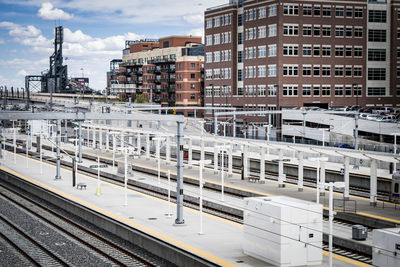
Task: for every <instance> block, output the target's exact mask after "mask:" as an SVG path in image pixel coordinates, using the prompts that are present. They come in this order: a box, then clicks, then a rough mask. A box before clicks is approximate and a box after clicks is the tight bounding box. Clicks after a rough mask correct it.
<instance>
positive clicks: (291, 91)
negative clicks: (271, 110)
mask: <svg viewBox="0 0 400 267" xmlns="http://www.w3.org/2000/svg"><path fill="white" fill-rule="evenodd" d="M282 94H283V95H284V96H297V95H298V85H297V84H296V85H288V84H284V85H283V87H282Z"/></svg>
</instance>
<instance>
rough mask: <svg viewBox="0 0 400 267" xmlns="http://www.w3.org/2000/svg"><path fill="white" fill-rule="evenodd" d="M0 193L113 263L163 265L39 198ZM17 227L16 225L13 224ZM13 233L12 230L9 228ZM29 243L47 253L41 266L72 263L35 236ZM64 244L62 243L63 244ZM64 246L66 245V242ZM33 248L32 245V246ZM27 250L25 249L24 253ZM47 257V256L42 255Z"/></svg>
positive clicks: (1, 190)
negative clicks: (105, 235) (66, 214)
mask: <svg viewBox="0 0 400 267" xmlns="http://www.w3.org/2000/svg"><path fill="white" fill-rule="evenodd" d="M0 196H1V197H2V198H4V199H6V200H7V201H9V202H11V203H12V204H13V205H15V206H17V207H18V208H19V209H21V210H24V211H25V212H27V213H29V214H32V215H33V216H34V217H36V218H38V219H39V220H40V221H42V222H44V223H45V224H46V225H49V226H51V227H52V228H54V229H56V230H57V231H59V232H61V233H62V234H63V235H65V236H67V237H68V238H69V239H72V240H74V241H75V242H78V243H79V244H81V245H82V246H83V247H85V248H86V249H88V251H90V253H94V254H97V255H100V256H101V257H102V258H104V259H106V262H108V263H109V264H110V265H111V266H160V265H162V263H161V262H160V260H158V259H154V258H153V257H152V256H149V255H146V254H145V253H143V251H132V250H130V249H127V248H125V247H124V246H121V244H118V243H117V242H115V241H113V240H110V239H108V238H106V237H104V236H102V235H101V234H99V233H97V232H96V231H94V230H93V229H90V228H88V227H84V226H82V225H80V224H79V223H77V222H75V221H73V220H72V219H70V218H67V217H65V216H64V215H62V214H60V213H59V212H56V211H55V210H53V209H51V208H49V207H47V206H46V205H44V204H43V203H39V201H35V200H33V199H32V198H31V197H28V196H25V195H23V194H22V193H19V192H17V191H16V190H13V189H11V188H5V187H3V186H0ZM3 220H4V219H3V216H0V222H1V223H3ZM6 222H7V223H8V225H9V228H11V227H12V225H13V223H12V222H10V221H9V220H7V221H6ZM14 228H15V226H14ZM10 232H13V231H10ZM15 232H17V233H18V234H19V235H23V234H24V232H23V231H21V230H18V229H17V228H15ZM24 238H26V239H29V236H24ZM29 242H31V243H34V245H35V246H38V247H39V248H40V249H41V250H43V251H44V252H43V253H42V254H43V255H47V258H52V257H53V258H54V259H52V260H51V259H48V260H47V261H43V260H41V261H39V262H38V266H41V265H53V264H43V263H44V262H49V263H52V262H53V263H55V265H62V266H69V265H71V263H68V262H65V260H63V259H62V258H61V257H57V256H55V255H54V253H52V252H51V251H49V250H46V249H45V247H44V246H43V245H41V244H39V243H38V242H36V241H35V240H32V238H30V239H29ZM60 245H63V244H60ZM64 245H65V244H64ZM29 247H30V246H29ZM20 250H22V251H27V250H28V251H30V250H31V249H28V247H27V246H24V247H21V248H20ZM25 253H26V252H25ZM43 257H44V256H43ZM36 258H37V257H34V258H33V259H29V260H30V261H31V262H34V261H33V260H36Z"/></svg>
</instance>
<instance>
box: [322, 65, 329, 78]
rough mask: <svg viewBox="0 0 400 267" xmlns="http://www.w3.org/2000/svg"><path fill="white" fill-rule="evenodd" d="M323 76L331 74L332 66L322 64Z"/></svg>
mask: <svg viewBox="0 0 400 267" xmlns="http://www.w3.org/2000/svg"><path fill="white" fill-rule="evenodd" d="M322 76H323V77H330V76H331V66H322Z"/></svg>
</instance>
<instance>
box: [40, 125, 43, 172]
mask: <svg viewBox="0 0 400 267" xmlns="http://www.w3.org/2000/svg"><path fill="white" fill-rule="evenodd" d="M42 143H43V140H42V132H41V131H40V174H43V159H42V158H43V157H42V154H43V152H42Z"/></svg>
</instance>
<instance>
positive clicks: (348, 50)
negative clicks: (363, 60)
mask: <svg viewBox="0 0 400 267" xmlns="http://www.w3.org/2000/svg"><path fill="white" fill-rule="evenodd" d="M352 54H353V47H351V46H346V57H352Z"/></svg>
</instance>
